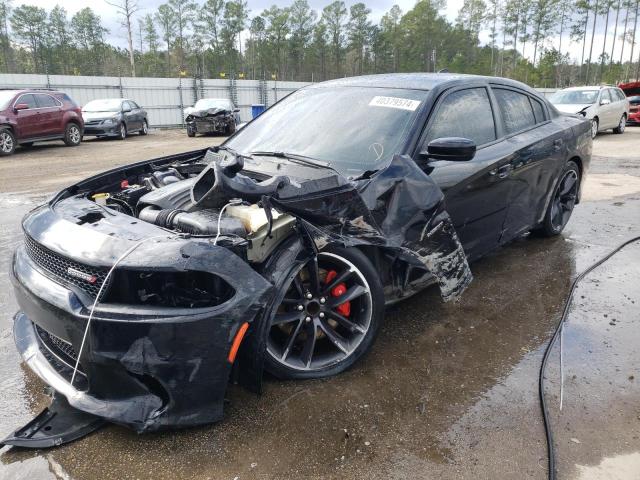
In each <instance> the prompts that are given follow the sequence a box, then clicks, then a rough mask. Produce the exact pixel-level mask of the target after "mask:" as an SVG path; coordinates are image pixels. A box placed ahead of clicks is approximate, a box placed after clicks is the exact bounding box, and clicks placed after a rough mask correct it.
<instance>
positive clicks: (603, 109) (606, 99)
mask: <svg viewBox="0 0 640 480" xmlns="http://www.w3.org/2000/svg"><path fill="white" fill-rule="evenodd" d="M549 101H550V102H551V103H552V104H553V105H554V106H555V107H556V108H557V109H558V110H559V111H561V112H563V113H573V114H578V115H582V116H583V117H585V118H587V119H589V120H591V136H592V137H593V138H595V136H596V135H597V134H598V132H602V131H604V130H608V129H613V133H624V127H625V125H626V123H627V119H628V118H629V102H628V101H627V97H626V96H625V94H624V92H623V91H622V90H620V89H619V88H618V87H610V86H606V85H605V86H597V87H570V88H565V89H563V90H559V91H557V92H556V93H554V94H553V95H552V96H551V97H549Z"/></svg>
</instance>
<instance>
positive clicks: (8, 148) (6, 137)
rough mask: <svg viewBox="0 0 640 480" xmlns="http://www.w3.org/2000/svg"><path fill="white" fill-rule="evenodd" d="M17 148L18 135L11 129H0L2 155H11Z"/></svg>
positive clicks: (0, 152)
mask: <svg viewBox="0 0 640 480" xmlns="http://www.w3.org/2000/svg"><path fill="white" fill-rule="evenodd" d="M15 149H16V137H15V136H14V135H13V133H12V132H11V130H9V129H4V130H0V156H3V157H4V156H7V155H11V154H12V153H13V152H14V151H15Z"/></svg>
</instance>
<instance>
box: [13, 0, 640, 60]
mask: <svg viewBox="0 0 640 480" xmlns="http://www.w3.org/2000/svg"><path fill="white" fill-rule="evenodd" d="M202 1H203V0H200V1H199V2H198V3H202ZM357 1H358V0H345V3H346V4H347V7H348V6H350V5H352V4H354V3H356V2H357ZM360 1H363V2H364V3H365V4H366V5H367V6H368V7H369V8H370V9H371V19H372V20H373V21H374V22H377V21H379V20H380V18H381V17H382V15H384V14H385V12H387V11H388V10H389V9H390V8H391V7H392V6H393V5H394V4H398V5H399V6H400V8H401V9H402V11H403V12H406V11H408V10H410V9H411V8H412V7H413V5H414V4H415V2H416V0H395V1H394V0H360ZM462 1H463V0H448V1H447V7H446V9H445V10H444V12H443V13H444V14H445V16H446V17H447V18H448V19H449V20H450V21H453V20H455V18H456V16H457V13H458V10H459V9H460V7H461V5H462ZM330 2H331V0H309V4H310V5H311V7H312V8H314V9H316V10H318V12H320V10H322V8H323V7H324V6H326V5H327V4H329V3H330ZM162 3H164V1H157V0H156V1H154V0H138V5H139V6H140V7H141V10H140V12H139V15H144V14H146V13H152V12H154V11H155V10H156V9H157V8H158V6H159V5H160V4H162ZM274 3H275V4H277V5H278V6H287V5H290V4H291V3H292V0H287V1H277V2H274V1H273V0H248V4H249V8H250V10H251V15H252V16H253V15H256V14H258V13H260V12H262V11H263V10H264V9H265V8H268V7H270V6H271V5H273V4H274ZM20 4H30V5H37V6H39V7H43V8H45V9H46V10H51V9H52V8H53V7H54V6H55V5H56V4H61V5H63V6H64V7H65V8H66V9H67V11H68V12H69V14H70V15H73V14H74V13H75V12H77V11H78V10H81V9H83V8H85V7H91V8H92V9H93V10H94V11H95V12H96V13H97V14H98V15H100V17H101V18H102V21H103V24H104V26H105V27H107V28H108V29H109V41H110V43H112V44H114V45H117V46H120V47H122V48H126V45H127V42H126V39H125V38H126V37H125V31H124V29H123V28H122V27H121V25H120V21H119V17H118V14H117V11H116V9H115V8H114V7H112V6H110V5H108V4H107V3H106V2H105V1H104V0H73V1H68V0H67V1H64V0H24V1H20V0H14V7H15V6H17V5H20ZM610 17H611V19H610V30H609V35H608V37H609V38H608V44H607V47H606V51H607V54H610V53H611V38H612V35H611V33H612V28H613V22H614V17H615V16H614V15H611V16H610ZM597 27H598V28H597V29H596V36H595V41H594V47H593V51H594V54H593V57H594V58H597V57H598V56H599V55H600V53H601V52H602V42H603V39H604V35H603V31H604V24H603V23H602V20H600V24H599V25H598V26H597ZM480 39H481V41H482V42H483V43H486V42H488V36H487V32H483V33H482V34H481V35H480ZM135 40H136V44H137V43H138V42H139V40H138V39H137V35H136V38H135ZM548 41H549V42H550V43H551V44H553V45H555V46H556V47H557V46H558V38H557V37H555V38H550V39H549V40H548ZM568 41H569V39H568V35H565V38H564V40H563V50H564V51H566V47H567V42H568ZM620 46H621V42H620V41H618V42H617V48H616V52H614V59H616V60H617V59H618V58H619V55H620V53H619V52H620ZM527 48H528V50H529V51H526V52H525V54H526V55H527V56H528V57H530V56H531V55H533V46H529V45H528V46H527ZM581 49H582V45H581V44H576V43H572V44H570V45H569V52H570V54H571V56H572V57H573V58H574V59H578V60H579V59H580V55H581ZM519 50H520V48H519ZM625 50H626V53H625V57H627V55H628V54H629V53H630V48H629V46H627V47H625ZM636 50H638V49H636ZM520 51H521V50H520ZM587 53H588V52H587ZM635 56H636V55H634V57H635ZM627 58H628V57H627ZM634 60H635V59H634Z"/></svg>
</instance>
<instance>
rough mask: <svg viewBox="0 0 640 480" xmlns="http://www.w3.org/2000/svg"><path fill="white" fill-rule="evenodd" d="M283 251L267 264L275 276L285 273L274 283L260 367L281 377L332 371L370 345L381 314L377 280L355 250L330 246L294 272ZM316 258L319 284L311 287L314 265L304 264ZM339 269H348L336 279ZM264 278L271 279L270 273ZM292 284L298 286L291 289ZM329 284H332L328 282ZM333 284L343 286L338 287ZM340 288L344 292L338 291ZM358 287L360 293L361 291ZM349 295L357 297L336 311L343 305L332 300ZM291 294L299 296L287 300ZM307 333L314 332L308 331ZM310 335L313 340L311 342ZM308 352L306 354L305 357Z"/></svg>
mask: <svg viewBox="0 0 640 480" xmlns="http://www.w3.org/2000/svg"><path fill="white" fill-rule="evenodd" d="M286 250H287V249H281V255H283V260H282V261H281V260H277V261H276V262H275V263H271V265H272V270H271V271H272V272H278V273H275V275H276V276H277V275H284V274H283V273H282V272H287V274H286V275H284V277H283V278H281V279H279V280H278V281H276V283H275V284H276V286H277V287H279V293H278V298H277V300H276V305H275V306H274V308H273V310H272V313H271V315H270V318H269V325H268V327H267V333H266V344H267V349H266V350H267V351H266V353H265V368H266V369H267V371H269V372H270V373H271V374H273V375H274V376H276V377H278V378H280V379H309V378H324V377H329V376H333V375H337V374H339V373H341V372H343V371H345V370H347V369H348V368H350V367H351V366H352V365H353V364H355V363H356V362H357V361H358V360H360V359H361V358H362V357H363V356H364V355H365V354H366V353H367V352H368V351H369V350H370V349H371V346H372V345H373V342H374V340H375V338H376V336H377V334H378V331H379V330H380V326H381V325H382V319H383V317H384V293H383V289H382V283H381V281H380V278H379V277H378V274H377V272H376V270H375V268H374V267H373V265H372V264H371V262H370V261H369V259H368V258H367V257H366V256H365V255H364V254H363V253H362V252H361V251H359V250H357V249H355V248H342V247H337V246H331V247H329V248H326V249H324V250H323V251H322V252H320V253H319V254H318V256H317V257H314V258H313V259H311V260H309V261H308V262H307V263H305V264H304V265H302V266H300V265H297V266H296V267H294V268H293V270H291V268H292V267H291V265H292V264H294V263H293V262H292V261H291V258H289V257H288V255H289V253H287V252H286ZM283 252H284V253H283ZM276 255H277V254H276ZM316 259H317V262H318V263H317V265H318V268H317V272H318V273H319V275H318V276H317V277H316V278H318V285H319V288H318V289H317V291H314V286H313V283H312V282H311V280H310V279H311V275H310V274H311V272H313V270H314V269H313V268H311V269H310V268H309V266H310V265H311V266H313V265H315V262H314V260H316ZM287 262H288V263H287ZM283 266H288V268H286V269H285V268H282V267H283ZM339 267H343V270H342V272H345V273H346V272H347V271H348V270H351V273H350V274H348V276H347V277H346V279H344V281H343V282H339V280H340V279H339V277H340V275H341V273H338V271H339V270H340V268H339ZM332 269H334V270H336V274H335V275H336V276H335V277H332V278H331V279H328V278H327V275H328V274H329V273H328V272H330V271H331V270H332ZM266 276H267V278H269V277H271V279H273V278H274V274H273V273H270V274H268V275H266ZM323 277H324V278H323ZM305 278H306V279H305ZM297 282H299V286H300V288H301V289H302V290H300V289H298V288H297V287H296V283H297ZM333 282H335V283H336V285H332V283H333ZM367 287H368V289H367ZM337 288H342V289H343V290H341V291H337V290H336V289H337ZM345 290H346V293H341V292H345ZM363 290H364V293H360V292H362V291H363ZM307 292H308V293H307ZM311 292H313V293H311ZM356 292H358V293H356ZM351 293H353V294H354V295H357V296H354V297H352V299H351V301H350V302H349V307H348V308H349V309H350V311H348V312H345V311H343V310H341V311H340V312H338V311H337V309H341V308H345V307H346V303H342V304H341V305H338V304H337V299H339V298H340V296H343V295H344V296H347V295H350V294H351ZM291 295H293V296H294V297H295V296H298V297H299V298H297V299H296V298H293V299H292V298H290V297H291ZM308 295H312V297H311V298H310V297H309V296H308ZM301 307H302V310H299V309H300V308H301ZM336 315H337V316H336ZM336 318H337V319H339V321H338V320H336ZM277 322H279V323H277ZM309 332H314V333H313V334H311V335H309ZM310 338H313V339H314V340H313V341H310V340H309V339H310ZM309 345H311V347H309ZM309 351H310V352H311V355H310V356H309V355H307V353H308V352H309ZM305 358H306V360H305Z"/></svg>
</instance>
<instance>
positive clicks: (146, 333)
mask: <svg viewBox="0 0 640 480" xmlns="http://www.w3.org/2000/svg"><path fill="white" fill-rule="evenodd" d="M45 231H48V232H49V235H50V236H54V234H53V233H52V232H55V231H56V229H55V228H52V229H48V230H45ZM32 233H33V234H34V236H35V232H32ZM91 233H94V232H91ZM36 240H38V241H41V240H42V238H36ZM179 245H180V242H179V241H174V242H170V244H169V245H164V246H162V250H163V255H160V257H164V259H165V261H166V259H167V258H171V257H172V256H174V255H171V253H169V252H170V250H172V249H177V250H176V251H175V254H176V255H177V256H178V258H184V256H182V257H181V256H180V252H182V253H183V254H185V255H186V253H185V252H186V250H185V248H184V247H185V245H182V247H183V248H180V247H179ZM150 247H151V248H158V247H154V246H150ZM203 247H204V246H203ZM114 248H116V247H115V245H111V249H112V250H113V249H114ZM205 248H207V250H208V251H207V252H200V253H198V252H197V250H198V247H197V246H196V247H193V245H192V246H191V248H190V251H189V255H190V257H191V258H192V259H195V260H196V261H197V259H198V257H200V256H201V255H206V258H207V259H208V260H209V261H212V262H213V263H214V264H216V263H217V264H218V266H219V268H218V270H217V272H216V273H219V274H221V276H223V277H225V278H226V279H228V281H229V283H231V284H232V286H233V287H234V289H235V290H236V294H235V295H234V296H233V297H232V298H231V299H230V300H227V301H226V302H224V303H222V304H220V305H217V306H215V307H208V308H197V309H171V308H166V307H155V308H149V307H145V308H143V307H139V306H126V305H107V304H100V303H99V304H98V308H96V310H95V312H94V316H93V318H92V321H91V325H90V328H89V332H88V335H87V339H86V342H85V347H84V349H83V351H82V354H81V356H80V361H79V365H80V370H79V373H78V374H77V375H76V378H75V381H74V384H73V385H72V384H71V383H70V380H71V373H72V367H73V365H72V364H74V362H73V361H72V360H71V361H70V360H69V357H70V356H71V357H73V354H74V353H75V352H79V351H80V345H81V342H82V336H83V333H84V330H85V327H86V322H87V319H88V315H89V309H90V304H89V303H88V302H87V300H86V298H83V295H82V294H81V293H80V292H77V291H76V290H75V289H74V288H73V287H72V286H68V285H63V284H61V283H59V282H58V281H56V280H54V279H52V278H51V277H50V276H49V275H48V274H47V272H46V271H43V270H42V268H41V267H40V266H39V265H37V264H36V263H35V262H34V261H33V259H32V258H31V257H30V256H29V254H28V253H27V250H26V248H25V247H24V246H20V247H19V248H18V249H17V251H16V253H15V255H14V260H13V265H12V270H11V272H12V275H11V277H12V283H13V286H14V290H15V295H16V299H17V301H18V304H19V306H20V312H18V314H17V315H16V316H15V319H14V338H15V343H16V346H17V348H18V350H19V352H20V354H21V355H22V357H23V359H24V361H25V362H26V364H27V365H28V366H29V367H30V368H31V369H32V370H33V371H34V372H35V373H36V374H37V375H38V376H39V377H40V378H41V379H42V380H43V381H44V382H46V383H47V384H48V385H50V386H51V387H53V388H54V389H55V390H56V391H57V392H59V393H60V394H62V395H64V396H65V397H66V398H67V400H68V402H69V404H70V405H71V406H73V407H75V408H77V409H79V410H82V411H84V412H87V413H91V414H94V415H97V416H100V417H102V418H104V419H107V420H109V421H112V422H115V423H120V424H124V425H127V426H129V427H131V428H133V429H135V430H136V431H139V432H142V431H149V430H157V429H160V428H166V427H184V426H191V425H198V424H205V423H211V422H215V421H218V420H220V419H221V418H222V415H223V400H224V395H225V391H226V387H227V383H228V380H229V374H230V370H231V366H232V365H231V364H230V363H229V361H228V360H227V356H228V353H229V349H230V347H231V344H232V342H233V338H234V336H235V334H236V332H237V331H238V329H239V328H240V326H241V325H242V323H244V322H245V321H246V322H251V321H252V320H253V319H254V318H256V317H257V316H258V315H260V313H261V312H262V308H263V306H264V305H265V304H266V303H267V299H268V298H269V297H270V296H271V293H272V292H271V285H270V284H269V283H268V282H267V281H266V280H264V279H263V278H262V277H261V276H259V275H258V274H257V273H255V272H254V271H253V270H251V269H250V267H249V266H248V265H247V264H246V263H244V262H242V260H240V259H239V258H238V257H236V256H234V255H232V254H230V252H229V251H228V250H226V249H224V248H221V247H205ZM142 249H143V247H142V246H141V247H140V248H139V249H138V250H142ZM112 253H113V252H112ZM141 253H142V252H141ZM147 253H148V254H149V253H150V252H147ZM167 253H168V255H167ZM156 257H158V255H156ZM136 258H138V260H136ZM140 258H142V257H139V256H138V257H136V256H134V255H132V258H131V261H138V262H140ZM183 262H184V260H183ZM153 264H154V257H149V256H147V257H146V261H145V263H144V265H145V266H146V267H149V268H152V269H153V268H154V265H153ZM230 277H235V281H234V280H233V279H232V278H230ZM43 332H44V334H43ZM47 335H48V336H50V337H51V338H53V339H54V341H55V342H57V344H59V345H62V346H63V347H65V348H66V350H67V351H66V352H60V351H57V350H56V349H55V348H52V345H51V344H50V343H48V342H45V341H44V337H45V336H47ZM54 347H55V345H54ZM69 352H71V355H70V356H69V355H64V354H63V353H69Z"/></svg>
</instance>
